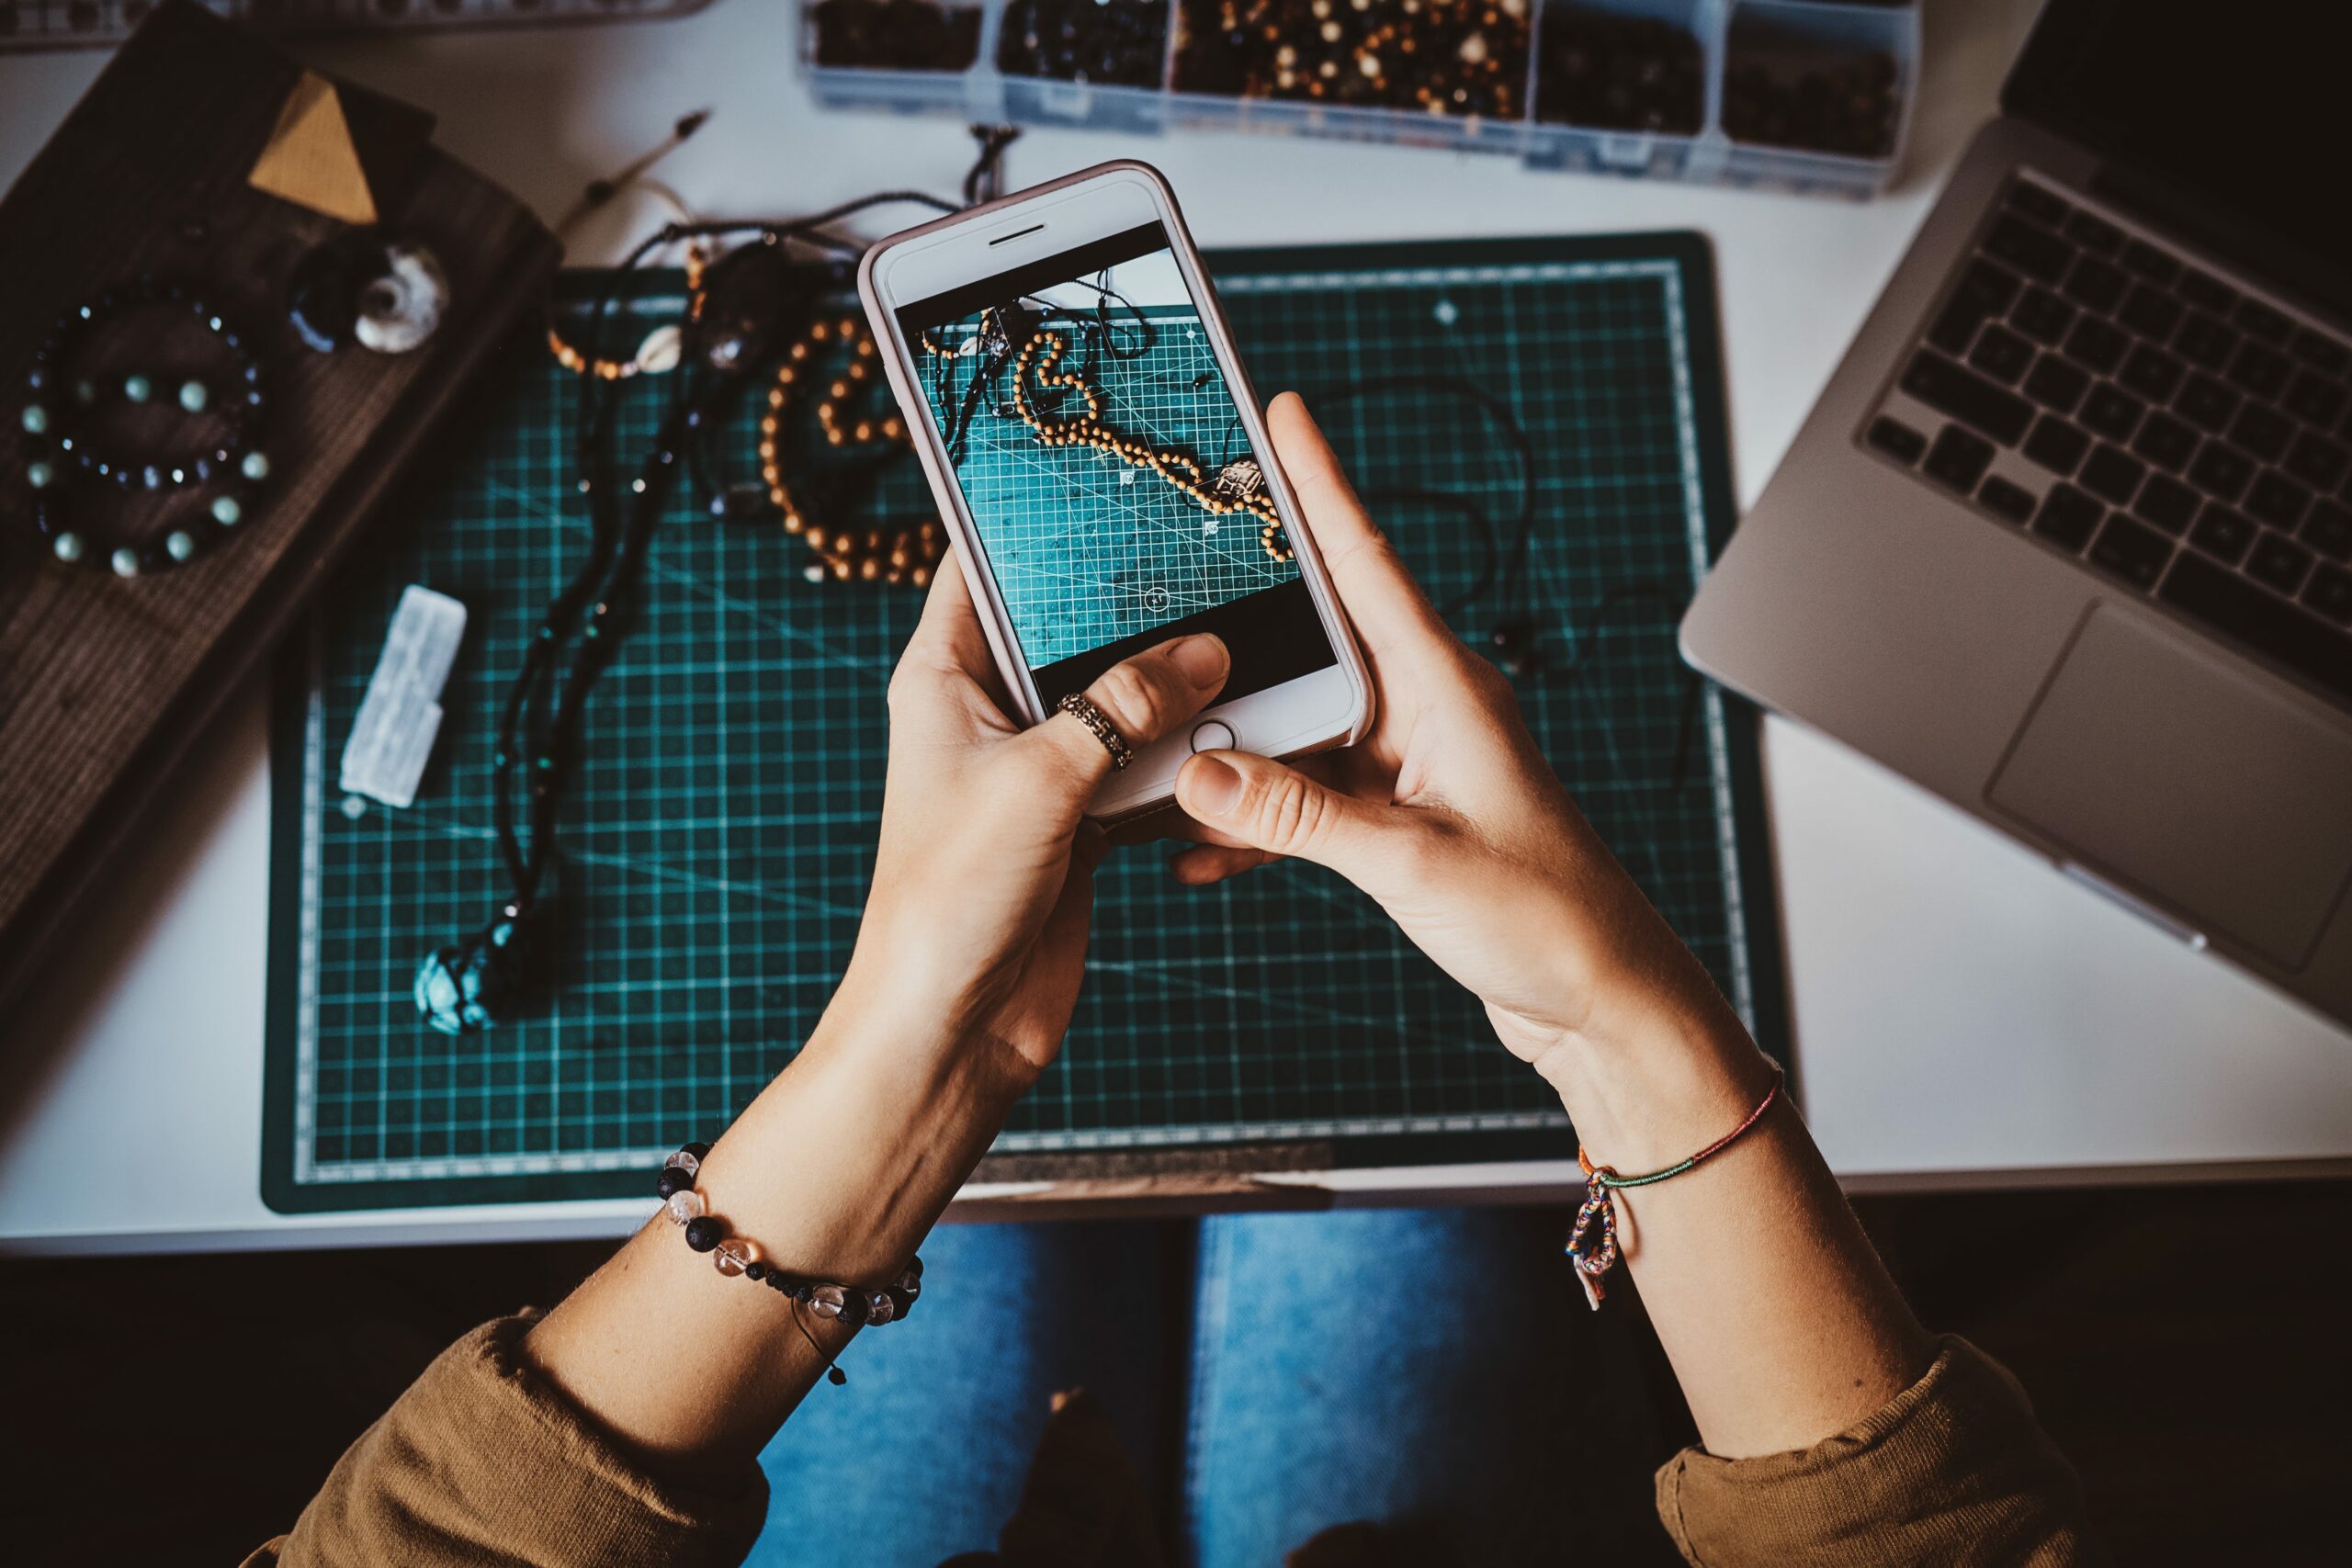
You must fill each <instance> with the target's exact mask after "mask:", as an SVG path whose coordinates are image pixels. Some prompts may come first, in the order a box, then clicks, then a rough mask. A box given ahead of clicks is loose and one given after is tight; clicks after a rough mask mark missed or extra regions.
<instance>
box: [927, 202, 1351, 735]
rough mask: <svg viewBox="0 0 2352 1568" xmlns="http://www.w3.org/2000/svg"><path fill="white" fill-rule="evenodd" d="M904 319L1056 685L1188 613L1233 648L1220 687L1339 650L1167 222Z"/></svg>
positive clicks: (1015, 610)
mask: <svg viewBox="0 0 2352 1568" xmlns="http://www.w3.org/2000/svg"><path fill="white" fill-rule="evenodd" d="M899 327H900V330H901V331H902V332H903V333H905V336H906V340H907V343H908V345H909V346H910V348H911V349H912V350H913V353H914V358H915V369H916V372H917V374H918V376H919V377H920V378H921V380H922V389H923V400H924V402H925V404H926V405H927V407H928V409H929V411H930V413H931V417H932V419H933V421H934V422H935V423H936V424H937V427H938V431H939V436H940V440H941V443H942V445H943V446H944V447H945V449H946V452H947V456H948V461H949V464H950V466H951V468H952V469H953V471H954V473H955V476H956V485H957V487H958V488H959V489H960V490H961V491H962V492H963V496H964V502H965V506H966V509H967V512H968V513H970V516H971V519H972V523H973V526H974V528H975V530H976V531H977V533H978V536H979V544H980V547H981V548H982V549H983V550H984V551H985V553H986V555H987V559H988V567H989V572H990V574H991V575H992V576H993V577H994V578H995V580H996V584H997V592H998V593H999V595H1000V596H1001V598H1002V600H1003V603H1004V605H1005V609H1006V612H1007V614H1008V615H1009V616H1010V618H1011V620H1012V629H1013V632H1014V634H1015V636H1016V637H1018V638H1019V641H1020V644H1021V654H1022V658H1023V660H1024V661H1025V662H1026V663H1027V665H1028V666H1029V671H1030V675H1031V678H1032V680H1033V681H1034V682H1035V684H1036V688H1037V695H1038V697H1039V698H1040V700H1041V701H1043V702H1044V703H1045V704H1046V705H1047V706H1048V707H1050V706H1051V705H1053V704H1054V703H1055V701H1057V699H1058V698H1060V697H1061V696H1063V695H1064V694H1068V693H1070V692H1076V691H1081V690H1083V689H1084V688H1085V687H1086V686H1087V684H1088V683H1089V682H1091V681H1092V680H1093V679H1094V677H1095V676H1097V675H1099V674H1100V673H1102V672H1103V671H1105V670H1107V669H1109V668H1110V667H1111V666H1112V665H1114V664H1115V663H1117V662H1118V661H1119V660H1123V659H1125V658H1128V657H1130V656H1131V655H1133V654H1136V653H1138V652H1140V651H1142V650H1143V649H1147V648H1149V647H1151V646H1153V645H1154V644H1156V643H1159V642H1161V641H1164V640H1166V639H1167V638H1169V637H1179V636H1182V635H1183V634H1186V633H1189V632H1215V633H1216V634H1217V635H1218V636H1219V637H1223V638H1224V639H1225V642H1226V645H1227V649H1230V651H1231V653H1232V656H1233V673H1232V676H1231V678H1230V679H1229V680H1228V681H1227V683H1226V686H1225V689H1224V691H1223V693H1222V694H1220V696H1219V699H1218V700H1219V701H1227V700H1230V699H1232V698H1235V697H1242V696H1247V695H1249V694H1251V693H1253V692H1260V691H1264V690H1266V689H1267V688H1269V687H1272V686H1277V685H1280V684H1282V683H1283V682H1286V681H1292V680H1295V679H1297V678H1298V677H1299V676H1301V675H1305V674H1308V673H1310V672H1312V671H1317V670H1322V669H1326V668H1328V667H1329V666H1330V665H1331V664H1333V663H1334V662H1336V658H1335V655H1334V654H1333V652H1332V649H1331V644H1330V640H1329V637H1326V636H1325V634H1324V630H1323V623H1322V619H1321V617H1320V616H1319V615H1317V613H1316V608H1315V604H1314V601H1313V600H1312V599H1311V598H1310V597H1309V596H1308V593H1307V589H1306V581H1304V579H1302V578H1301V577H1300V575H1299V570H1298V565H1297V562H1296V561H1295V558H1293V552H1292V547H1291V541H1290V538H1289V534H1288V530H1287V529H1286V528H1285V527H1284V526H1283V523H1282V521H1281V519H1280V517H1279V515H1278V514H1277V513H1276V512H1275V510H1274V504H1273V499H1272V495H1271V494H1270V493H1269V491H1268V489H1267V486H1266V481H1265V471H1264V468H1263V459H1262V457H1261V455H1260V454H1259V453H1258V452H1256V451H1254V450H1252V448H1251V446H1250V439H1249V436H1248V434H1246V433H1245V432H1244V430H1243V428H1242V424H1241V418H1240V415H1239V413H1238V411H1237V409H1236V407H1235V403H1234V394H1233V392H1232V390H1231V389H1229V388H1228V387H1227V385H1226V379H1225V376H1224V373H1223V371H1222V370H1220V369H1219V367H1218V366H1217V361H1216V355H1215V353H1214V352H1213V350H1212V349H1211V346H1210V343H1209V337H1208V333H1207V330H1206V328H1204V326H1203V325H1202V322H1201V316H1200V311H1199V310H1198V309H1197V307H1196V306H1195V305H1194V303H1193V298H1192V296H1191V293H1190V291H1189V290H1188V289H1187V288H1186V287H1185V283H1184V275H1183V273H1182V270H1181V269H1180V268H1179V267H1178V266H1177V265H1176V257H1175V255H1174V254H1173V253H1172V252H1171V251H1170V248H1169V243H1168V236H1167V233H1166V231H1164V230H1162V229H1161V228H1160V226H1159V224H1157V223H1148V224H1144V225H1142V226H1140V227H1137V228H1135V229H1130V230H1127V231H1125V232H1123V233H1118V234H1114V235H1111V236H1109V237H1107V238H1104V239H1102V240H1097V241H1094V242H1092V243H1089V244H1086V245H1082V246H1080V247H1079V248H1077V249H1074V250H1069V251H1064V252H1062V253H1060V254H1057V255H1051V256H1046V257H1043V258H1041V259H1038V260H1036V261H1033V262H1026V263H1023V265H1020V266H1019V267H1017V268H1014V269H1012V270H1010V271H1007V272H1005V273H1002V274H1001V275H999V276H995V277H991V278H987V279H984V280H982V281H980V282H978V283H973V284H967V285H963V286H961V287H958V288H954V289H951V290H949V291H947V292H945V293H943V294H936V295H933V296H932V297H930V298H928V299H919V300H916V301H914V302H913V303H911V304H908V305H904V306H901V307H900V308H899Z"/></svg>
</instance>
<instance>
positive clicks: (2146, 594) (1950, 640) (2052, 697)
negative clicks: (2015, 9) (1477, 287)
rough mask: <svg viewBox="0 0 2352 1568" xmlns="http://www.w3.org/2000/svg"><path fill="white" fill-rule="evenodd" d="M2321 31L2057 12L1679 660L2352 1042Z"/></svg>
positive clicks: (2113, 10) (1700, 602)
mask: <svg viewBox="0 0 2352 1568" xmlns="http://www.w3.org/2000/svg"><path fill="white" fill-rule="evenodd" d="M2328 10H2329V8H2328V7H2324V6H2311V5H2310V4H2308V0H2234V3H2233V4H2232V5H2229V6H2211V5H2210V4H2206V3H2204V0H2195V3H2192V0H2050V3H2049V4H2048V5H2047V6H2045V7H2044V9H2043V12H2042V15H2041V19H2040V21H2039V23H2038V24H2037V26H2036V28H2035V30H2034V33H2033V36H2032V38H2031V39H2030V40H2029V42H2028V43H2027V45H2026V48H2025V51H2024V53H2023V54H2022V55H2021V56H2020V57H2019V59H2018V63H2017V65H2016V67H2015V68H2014V70H2013V71H2012V72H2011V73H2010V76H2009V80H2008V83H2007V86H2006V88H2005V89H2004V92H2003V94H2002V109H2003V114H2002V117H2001V118H1999V119H1997V120H1996V121H1994V122H1993V123H1992V124H1991V125H1989V126H1987V127H1986V128H1985V130H1984V131H1983V133H1982V134H1980V135H1979V136H1978V137H1977V139H1976V141H1975V142H1974V144H1973V146H1972V147H1971V148H1970V149H1969V152H1968V153H1967V155H1966V156H1965V158H1964V159H1963V160H1962V163H1961V164H1960V167H1959V170H1958V172H1957V173H1956V174H1955V175H1953V176H1952V180H1951V186H1950V187H1949V188H1948V189H1947V190H1946V191H1945V192H1944V195H1943V197H1942V199H1941V201H1940V202H1939V204H1938V205H1937V206H1936V208H1935V209H1934V211H1933V212H1932V213H1931V214H1930V216H1929V217H1928V221H1927V224H1926V226H1925V227H1924V228H1923V229H1922V230H1921V231H1920V233H1919V237H1918V240H1917V243H1915V244H1914V245H1913V246H1912V248H1911V251H1910V254H1908V255H1907V256H1905V258H1904V261H1903V264H1902V265H1901V266H1900V267H1899V268H1898V269H1897V270H1896V272H1895V274H1894V279H1893V281H1892V282H1890V283H1889V284H1888V285H1887V288H1886V292H1885V294H1884V295H1883V297H1882V298H1881V299H1880V300H1879V302H1878V305H1877V307H1876V308H1875V309H1874V310H1872V311H1871V317H1870V320H1869V321H1868V323H1867V324H1866V325H1865V326H1864V327H1863V329H1862V332H1861V335H1860V338H1859V339H1858V340H1857V341H1856V343H1855V344H1854V346H1853V348H1852V349H1851V350H1850V351H1849V353H1848V355H1847V356H1846V359H1845V362H1844V363H1843V364H1842V365H1841V366H1840V367H1838V373H1837V375H1836V376H1835V377H1834V378H1832V379H1831V381H1830V383H1829V388H1828V390H1827V391H1826V392H1825V393H1824V394H1823V395H1822V399H1821V401H1820V403H1819V404H1818V406H1816V407H1815V409H1814V411H1813V413H1812V416H1811V418H1810V419H1808V420H1807V422H1806V423H1805V426H1804V430H1803V432H1802V433H1800V434H1799V435H1798V436H1797V440H1796V445H1795V446H1793V447H1792V449H1791V451H1790V453H1789V457H1788V460H1787V461H1786V462H1785V463H1783V464H1782V465H1781V469H1780V471H1779V472H1778V473H1777V474H1775V475H1774V476H1773V479H1772V480H1771V483H1770V486H1769V487H1768V488H1767V489H1766V491H1765V492H1764V495H1763V498H1762V500H1760V501H1759V502H1758V503H1757V506H1756V509H1755V511H1754V512H1753V513H1752V514H1751V515H1749V516H1748V517H1747V518H1746V519H1745V520H1744V521H1743V522H1742V523H1741V525H1740V526H1739V528H1738V530H1737V531H1736V533H1735V534H1734V536H1733V537H1732V541H1731V544H1730V547H1729V548H1728V549H1727V550H1726V551H1725V552H1724V557H1723V560H1722V563H1721V564H1720V565H1719V566H1718V567H1717V568H1716V570H1714V572H1713V575H1711V576H1710V577H1709V578H1708V580H1707V581H1706V583H1705V585H1704V586H1703V588H1702V591H1701V592H1700V594H1699V596H1698V599H1697V601H1696V602H1695V603H1694V604H1692V606H1691V611H1690V614H1689V615H1688V617H1687V618H1686V619H1685V620H1684V622H1683V624H1682V645H1683V651H1684V654H1685V656H1686V657H1688V658H1689V660H1691V663H1692V664H1694V665H1696V666H1697V667H1698V668H1699V669H1700V670H1702V671H1705V672H1706V673H1707V674H1709V675H1712V676H1713V677H1714V678H1715V679H1717V680H1719V681H1722V682H1724V683H1725V684H1727V685H1729V686H1731V687H1733V688H1734V689H1736V690H1738V691H1740V692H1744V693H1746V694H1748V695H1750V696H1752V697H1754V698H1755V699H1757V700H1758V702H1761V703H1763V704H1765V705H1769V706H1771V707H1774V708H1777V709H1780V710H1781V711H1783V712H1785V713H1787V714H1789V715H1790V716H1792V717H1794V718H1795V719H1797V720H1799V721H1800V722H1803V723H1804V724H1807V725H1810V726H1812V727H1814V728H1818V729H1821V730H1823V731H1825V732H1826V733H1827V734H1830V735H1833V736H1835V737H1837V738H1838V739H1841V740H1844V741H1846V742H1847V743H1849V744H1850V745H1852V746H1854V747H1856V748H1858V749H1859V750H1862V751H1864V752H1866V753H1868V754H1869V755H1870V756H1871V757H1874V758H1876V759H1878V760H1879V761H1883V762H1884V763H1885V764H1887V765H1888V766H1890V767H1892V768H1894V769H1895V770H1897V771H1898V772H1900V773H1905V774H1906V775H1908V776H1909V777H1911V778H1913V779H1915V780H1917V782H1919V783H1920V784H1924V785H1926V786H1927V787H1928V788H1929V789H1931V790H1933V791H1935V792H1936V793H1937V794H1939V795H1942V796H1944V797H1945V798H1946V799H1948V800H1950V801H1951V802H1953V803H1954V804H1955V805H1958V806H1960V807H1963V808H1965V809H1967V810H1969V811H1971V812H1973V813H1975V814H1976V815H1978V816H1980V817H1983V818H1985V819H1987V820H1988V821H1991V822H1994V823H1996V824H1997V825H1998V826H2000V827H2001V828H2003V829H2007V831H2009V832H2011V833H2013V834H2015V835H2016V836H2017V837H2018V838H2019V839H2021V840H2025V841H2026V842H2027V843H2029V844H2030V845H2032V846H2034V847H2035V848H2037V849H2039V850H2041V852H2045V853H2047V854H2048V855H2050V856H2051V857H2052V860H2054V861H2055V862H2056V863H2058V864H2059V865H2060V866H2061V867H2062V868H2064V870H2065V871H2066V872H2067V873H2068V874H2072V875H2074V876H2076V877H2079V878H2080V879H2082V880H2083V881H2085V882H2086V883H2088V884H2089V885H2091V886H2094V887H2097V888H2098V889H2099V890H2101V891H2103V892H2105V893H2106V894H2108V895H2109V897H2113V898H2115V899H2117V900H2118V901H2120V902H2121V903H2123V904H2125V905H2127V906H2129V907H2131V908H2133V909H2135V910H2137V911H2139V912H2140V913H2141V914H2143V915H2144V916H2145V917H2146V918H2148V919H2151V920H2154V921H2155V922H2156V923H2158V924H2159V925H2161V926H2163V927H2165V929H2167V930H2169V931H2173V932H2175V933H2177V935H2178V936H2180V937H2181V939H2182V940H2184V941H2186V942H2191V943H2193V944H2195V945H2198V946H2201V947H2210V948H2211V950H2212V951H2214V952H2215V953H2220V954H2222V955H2223V956H2225V957H2226V958H2228V959H2230V960H2231V961H2233V962H2234V963H2236V964H2241V965H2243V966H2244V967H2245V968H2246V969H2247V970H2250V971H2251V972H2253V973H2254V974H2256V975H2258V976H2263V977H2264V978H2266V979H2267V980H2269V981H2270V982H2272V983H2273V984H2275V985H2276V986H2278V987H2279V988H2281V989H2282V990H2285V991H2287V992H2288V993H2290V994H2291V995H2293V996H2296V997H2298V998H2301V999H2302V1000H2303V1001H2304V1002H2306V1003H2308V1004H2309V1005H2310V1006H2312V1007H2313V1008H2315V1009H2317V1010H2320V1011H2322V1012H2324V1013H2326V1014H2329V1015H2331V1016H2333V1017H2335V1018H2337V1019H2340V1020H2344V1021H2347V1022H2352V899H2347V897H2346V888H2347V884H2352V202H2347V199H2346V197H2345V196H2344V194H2343V192H2344V184H2343V180H2344V175H2343V172H2342V170H2341V168H2340V167H2339V166H2338V165H2339V164H2340V162H2341V159H2342V156H2343V154H2344V153H2345V152H2346V150H2347V149H2352V142H2347V141H2346V137H2345V135H2344V133H2343V130H2342V127H2343V123H2344V122H2343V118H2342V116H2343V97H2344V91H2345V89H2344V83H2343V75H2342V61H2343V55H2342V53H2341V51H2339V50H2338V49H2337V47H2336V40H2335V36H2334V35H2335V29H2334V28H2333V27H2330V26H2326V25H2324V24H2323V23H2322V22H2321V21H2320V20H2318V18H2322V17H2325V16H2326V15H2327V14H2328Z"/></svg>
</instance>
